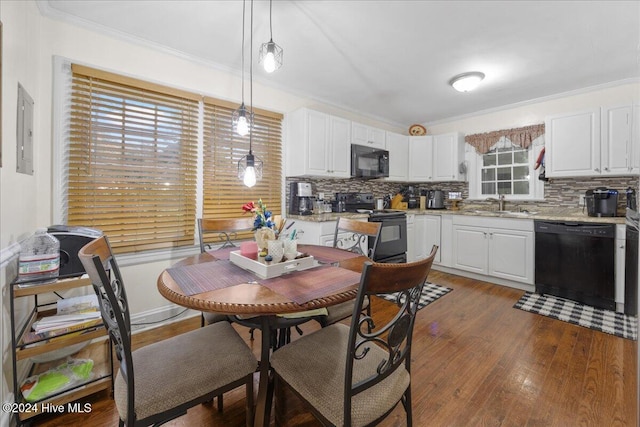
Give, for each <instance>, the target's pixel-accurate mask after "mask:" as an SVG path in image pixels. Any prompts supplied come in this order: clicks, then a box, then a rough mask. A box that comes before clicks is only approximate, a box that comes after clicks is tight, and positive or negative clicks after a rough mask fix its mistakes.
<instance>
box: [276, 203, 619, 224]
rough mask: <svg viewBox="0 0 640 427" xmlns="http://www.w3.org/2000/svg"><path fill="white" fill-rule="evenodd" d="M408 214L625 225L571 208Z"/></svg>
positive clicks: (320, 218)
mask: <svg viewBox="0 0 640 427" xmlns="http://www.w3.org/2000/svg"><path fill="white" fill-rule="evenodd" d="M406 212H407V214H415V215H467V216H484V217H493V218H520V219H541V220H548V221H579V222H598V223H604V224H624V223H625V217H624V216H617V217H591V216H588V215H587V214H586V212H583V211H582V209H571V208H544V209H543V208H540V209H538V208H536V209H531V211H530V212H526V211H525V212H518V211H503V212H498V211H496V210H495V209H494V210H490V209H487V208H486V207H473V206H469V207H465V208H463V209H460V210H457V211H454V210H450V209H409V210H407V211H406ZM368 216H369V215H368V214H366V213H352V212H341V213H338V212H325V213H321V214H314V215H289V216H287V218H288V219H290V220H296V221H309V222H327V221H337V220H338V218H340V217H346V218H355V219H357V218H367V217H368Z"/></svg>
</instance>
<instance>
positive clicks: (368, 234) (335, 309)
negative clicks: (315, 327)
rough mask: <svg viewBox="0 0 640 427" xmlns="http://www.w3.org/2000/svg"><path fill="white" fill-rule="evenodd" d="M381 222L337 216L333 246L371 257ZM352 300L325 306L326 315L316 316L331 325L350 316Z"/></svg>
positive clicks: (376, 242) (324, 323)
mask: <svg viewBox="0 0 640 427" xmlns="http://www.w3.org/2000/svg"><path fill="white" fill-rule="evenodd" d="M381 229H382V223H380V222H365V221H357V220H354V219H350V218H342V217H341V218H339V219H338V222H337V223H336V229H335V231H334V235H333V247H334V248H340V249H344V250H347V251H349V252H354V253H357V254H360V255H364V256H367V257H369V258H371V259H373V254H374V253H375V251H376V247H377V246H378V240H379V239H380V230H381ZM353 306H354V302H353V301H346V302H343V303H340V304H336V305H333V306H330V307H327V313H328V314H327V315H326V316H320V317H318V318H317V320H318V322H319V323H320V325H321V326H322V327H325V326H328V325H332V324H334V323H336V322H339V321H341V320H344V319H346V318H348V317H349V316H351V313H352V312H353ZM368 307H369V299H368V298H367V299H366V300H365V304H364V307H363V309H364V310H368Z"/></svg>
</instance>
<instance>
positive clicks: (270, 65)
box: [259, 39, 282, 73]
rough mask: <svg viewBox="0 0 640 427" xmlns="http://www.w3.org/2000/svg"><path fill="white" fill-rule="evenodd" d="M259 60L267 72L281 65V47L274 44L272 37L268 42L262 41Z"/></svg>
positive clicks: (271, 71)
mask: <svg viewBox="0 0 640 427" xmlns="http://www.w3.org/2000/svg"><path fill="white" fill-rule="evenodd" d="M259 61H260V62H261V63H262V66H263V67H264V70H265V71H266V72H267V73H273V72H274V71H275V70H277V69H278V68H280V67H281V66H282V48H281V47H280V46H278V45H277V44H275V43H274V42H273V39H271V40H269V42H268V43H262V47H260V59H259Z"/></svg>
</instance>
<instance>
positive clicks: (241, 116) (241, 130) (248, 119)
mask: <svg viewBox="0 0 640 427" xmlns="http://www.w3.org/2000/svg"><path fill="white" fill-rule="evenodd" d="M231 121H232V124H233V131H234V132H235V133H237V134H238V135H240V136H247V135H248V134H249V130H250V129H251V127H252V126H253V114H252V113H251V112H250V111H249V110H247V107H245V105H244V102H243V103H242V104H241V105H240V107H238V109H236V110H235V111H234V112H233V115H232V116H231Z"/></svg>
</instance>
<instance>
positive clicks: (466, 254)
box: [453, 225, 489, 274]
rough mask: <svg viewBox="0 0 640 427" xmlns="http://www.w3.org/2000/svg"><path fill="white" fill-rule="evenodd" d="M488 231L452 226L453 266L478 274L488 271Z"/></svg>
mask: <svg viewBox="0 0 640 427" xmlns="http://www.w3.org/2000/svg"><path fill="white" fill-rule="evenodd" d="M488 234H489V233H488V231H487V229H486V228H478V227H468V226H461V225H454V226H453V267H455V268H459V269H461V270H467V271H471V272H474V273H479V274H487V273H488V265H489V252H488V249H489V248H488Z"/></svg>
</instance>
